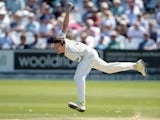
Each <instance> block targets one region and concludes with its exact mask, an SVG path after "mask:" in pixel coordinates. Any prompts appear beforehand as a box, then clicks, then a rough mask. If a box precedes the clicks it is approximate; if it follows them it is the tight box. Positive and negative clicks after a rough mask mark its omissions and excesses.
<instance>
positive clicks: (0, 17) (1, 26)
mask: <svg viewBox="0 0 160 120" xmlns="http://www.w3.org/2000/svg"><path fill="white" fill-rule="evenodd" d="M9 27H10V20H9V16H8V14H7V11H6V10H5V9H4V8H2V9H0V33H4V32H5V31H7V30H9Z"/></svg>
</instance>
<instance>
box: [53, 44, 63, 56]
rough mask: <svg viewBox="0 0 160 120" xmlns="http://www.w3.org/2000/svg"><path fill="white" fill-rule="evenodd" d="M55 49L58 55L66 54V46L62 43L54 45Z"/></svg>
mask: <svg viewBox="0 0 160 120" xmlns="http://www.w3.org/2000/svg"><path fill="white" fill-rule="evenodd" d="M54 49H55V51H56V53H57V54H61V53H64V52H65V45H64V44H63V45H62V44H61V43H54Z"/></svg>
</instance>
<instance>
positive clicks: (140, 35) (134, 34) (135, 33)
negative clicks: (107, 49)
mask: <svg viewBox="0 0 160 120" xmlns="http://www.w3.org/2000/svg"><path fill="white" fill-rule="evenodd" d="M145 32H146V29H145V28H144V27H143V26H141V25H140V23H139V22H135V23H134V25H133V26H131V27H129V28H128V31H127V36H128V38H129V39H135V40H136V41H135V42H138V43H140V42H142V40H143V39H144V33H145Z"/></svg>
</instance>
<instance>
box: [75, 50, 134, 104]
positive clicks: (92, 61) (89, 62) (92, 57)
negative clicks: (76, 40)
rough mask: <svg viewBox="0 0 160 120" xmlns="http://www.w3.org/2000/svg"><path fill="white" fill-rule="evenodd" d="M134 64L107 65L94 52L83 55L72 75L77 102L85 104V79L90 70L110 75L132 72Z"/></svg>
mask: <svg viewBox="0 0 160 120" xmlns="http://www.w3.org/2000/svg"><path fill="white" fill-rule="evenodd" d="M135 64H136V63H133V62H112V63H107V62H105V61H104V60H102V59H101V58H100V57H99V56H98V53H97V51H95V50H94V51H92V52H91V53H89V54H88V55H85V56H84V57H83V59H82V60H81V62H80V63H79V65H78V66H77V70H76V72H75V75H74V81H75V83H76V87H77V91H78V101H81V102H82V101H83V102H84V103H85V87H86V86H85V79H86V76H87V75H88V73H89V72H90V70H91V69H92V68H94V69H97V70H99V71H102V72H105V73H109V74H111V73H116V72H121V71H127V70H133V69H134V65H135Z"/></svg>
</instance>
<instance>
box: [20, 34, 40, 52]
mask: <svg viewBox="0 0 160 120" xmlns="http://www.w3.org/2000/svg"><path fill="white" fill-rule="evenodd" d="M37 42H38V37H37V35H35V40H34V41H33V42H32V43H30V44H27V36H26V33H25V32H22V34H21V36H20V44H19V45H18V46H17V49H31V48H34V46H36V44H37Z"/></svg>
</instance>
